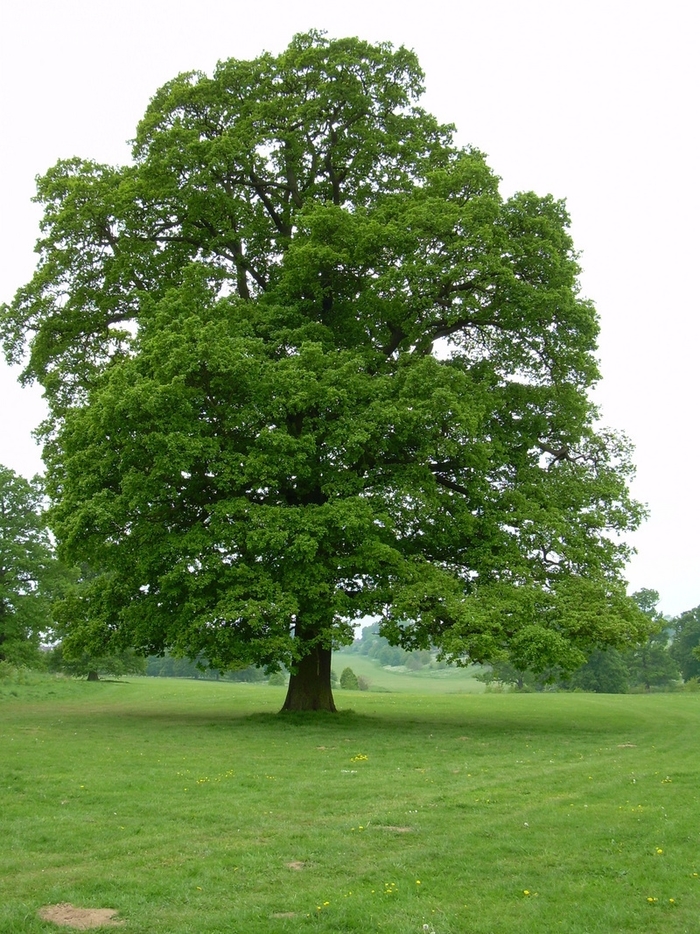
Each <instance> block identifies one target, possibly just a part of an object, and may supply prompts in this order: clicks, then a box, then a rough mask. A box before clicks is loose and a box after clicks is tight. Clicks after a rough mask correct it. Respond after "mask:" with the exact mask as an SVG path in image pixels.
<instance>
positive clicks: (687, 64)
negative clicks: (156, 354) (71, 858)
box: [0, 0, 700, 614]
mask: <svg viewBox="0 0 700 934" xmlns="http://www.w3.org/2000/svg"><path fill="white" fill-rule="evenodd" d="M698 16H699V14H698V11H697V4H696V3H694V2H690V0H688V2H684V0H664V2H659V0H653V2H651V0H650V2H644V0H636V2H633V0H629V2H627V0H625V2H622V0H607V2H599V0H586V2H583V0H575V2H573V0H572V2H569V0H552V2H549V0H538V2H531V0H490V2H488V3H486V2H479V3H475V2H469V0H463V2H459V3H457V2H455V3H451V2H444V0H432V2H425V0H423V2H421V3H417V2H416V3H413V2H407V0H403V2H395V0H372V2H367V0H354V2H352V3H345V4H339V3H338V4H335V3H331V2H330V0H325V2H314V0H296V2H291V0H286V2H285V0H270V2H267V3H265V2H264V0H259V2H258V3H256V4H252V3H242V2H240V0H239V2H237V0H227V2H223V0H198V2H197V3H196V4H195V3H192V2H188V3H185V2H183V0H138V2H136V0H111V2H109V3H107V2H104V0H23V2H22V3H14V4H10V3H9V2H8V3H4V4H3V5H2V9H1V10H0V78H1V80H2V84H1V87H2V98H1V99H0V127H2V146H1V147H0V218H1V219H2V223H1V224H0V238H1V241H2V242H1V244H0V301H7V300H9V299H11V298H12V296H13V294H14V291H15V289H16V288H17V287H18V286H20V285H22V284H24V283H25V282H26V281H27V280H28V279H29V278H30V276H31V273H32V270H33V266H34V260H35V256H34V254H33V252H32V250H33V245H34V242H35V240H36V238H37V235H38V227H37V225H38V220H39V211H38V208H37V207H36V206H35V205H32V204H31V203H30V199H31V197H32V195H33V193H34V177H35V176H36V175H37V174H40V173H43V172H45V171H46V169H48V168H49V167H50V166H51V165H53V164H54V163H55V162H56V160H57V159H59V158H64V157H69V156H73V155H78V156H81V157H84V158H93V159H96V160H98V161H102V162H109V163H112V164H123V163H124V162H126V161H127V160H128V159H129V148H128V146H127V144H126V141H127V140H128V139H130V138H131V137H132V136H133V135H134V130H135V127H136V123H137V121H138V120H139V118H140V117H141V116H142V114H143V112H144V110H145V107H146V105H147V103H148V100H149V98H150V97H151V95H152V94H153V93H154V92H155V91H156V89H157V88H158V87H159V86H160V85H161V84H163V83H164V82H165V81H167V80H169V79H170V78H172V77H174V76H175V75H176V74H178V73H179V72H181V71H190V70H192V69H200V70H203V71H207V72H211V70H212V68H213V67H214V65H215V64H216V62H217V60H219V59H225V58H230V57H233V58H251V57H254V56H256V55H258V54H259V53H260V52H261V51H262V50H263V49H267V50H269V51H271V52H274V53H276V52H279V51H281V50H282V49H283V48H284V47H285V46H286V45H287V44H288V42H289V40H290V39H291V37H292V35H293V34H294V33H295V32H304V31H306V30H308V29H310V28H317V29H325V30H327V32H328V34H329V35H330V36H332V37H340V36H346V35H354V36H359V37H360V38H363V39H367V40H369V41H389V42H392V43H393V44H394V45H402V44H403V45H406V46H408V47H409V48H412V49H414V50H415V51H416V53H417V54H418V57H419V59H420V62H421V65H422V67H423V69H424V71H425V73H426V86H427V94H426V96H425V98H424V99H423V106H424V107H426V108H427V109H428V110H430V111H432V112H433V113H435V114H436V116H438V117H439V118H440V119H441V120H443V121H445V122H451V123H455V124H456V126H457V129H458V140H459V141H460V142H461V143H464V144H467V143H470V144H472V145H475V146H477V147H478V148H479V149H481V150H482V151H484V152H486V153H487V154H488V156H489V164H490V165H491V166H492V168H493V169H494V170H495V171H496V172H497V174H498V175H500V176H501V178H502V190H503V192H504V193H505V194H510V193H512V192H513V191H518V190H529V189H531V190H534V191H536V192H537V193H539V194H546V193H548V192H551V193H552V194H554V195H555V196H556V197H558V198H566V199H567V202H568V206H569V210H570V213H571V215H572V220H573V225H572V231H573V236H574V242H575V243H576V246H577V248H578V249H579V250H580V251H581V253H582V257H581V263H582V266H583V270H584V271H583V275H582V278H581V283H582V289H583V294H584V295H585V296H586V297H589V298H592V299H593V300H594V301H595V303H596V306H597V308H598V312H599V314H600V318H601V325H602V334H601V339H600V353H599V356H600V360H601V366H602V372H603V380H602V382H601V384H600V386H599V388H598V390H597V392H596V401H597V402H598V403H599V404H600V406H601V407H602V413H603V418H602V421H603V423H604V424H606V425H611V426H613V427H615V428H619V429H622V430H624V431H625V432H626V433H627V434H628V435H629V436H630V437H631V439H632V441H633V442H634V444H635V446H636V458H635V459H636V463H637V467H638V472H637V478H636V480H635V482H634V485H633V492H634V494H635V496H636V497H637V498H638V499H640V500H642V501H643V502H645V503H647V504H648V506H649V509H650V514H651V515H650V519H649V520H648V521H647V522H646V523H645V525H644V527H643V528H642V530H641V531H640V532H638V533H637V534H635V535H634V536H633V537H631V539H630V540H631V543H632V544H633V545H634V546H635V547H636V548H637V551H638V554H637V555H636V556H635V558H634V559H633V560H632V562H631V564H630V566H629V568H628V574H627V576H628V579H629V581H630V588H631V590H637V589H639V588H641V587H650V588H653V589H655V590H658V591H659V593H660V594H661V602H660V608H661V609H662V610H663V611H664V612H665V613H670V614H676V613H679V612H682V611H683V610H687V609H690V608H692V607H695V606H697V605H698V604H700V575H699V574H698V566H699V564H700V561H699V558H700V553H699V552H700V548H699V546H698V530H699V529H700V498H699V497H698V494H697V488H696V472H697V471H696V463H697V461H698V455H699V453H700V442H699V441H698V415H697V413H698V410H699V408H700V388H699V386H700V380H699V378H698V369H697V366H698V364H697V362H696V361H697V357H698V346H699V344H700V307H699V306H700V299H699V297H698V296H699V294H700V293H699V290H698V289H697V287H696V281H695V280H696V277H697V267H698V257H699V256H700V224H699V223H698V217H699V216H700V197H699V196H698V180H697V179H698V165H697V148H696V147H697V141H696V137H697V135H698V130H697V124H698V90H699V87H700V82H699V78H700V55H698V51H697V50H698V46H699V39H700V36H699V35H698V33H699V30H698ZM15 378H16V374H15V373H14V372H12V371H10V369H9V367H7V366H6V365H5V364H4V362H3V363H1V364H0V402H1V404H0V464H4V465H5V466H8V467H11V468H13V469H14V470H16V471H18V472H20V473H23V474H25V475H26V476H31V475H32V474H33V473H35V472H38V471H41V460H40V456H39V451H38V449H37V447H36V445H35V444H34V442H33V441H32V438H31V431H32V429H33V428H34V427H35V426H36V424H37V423H38V422H39V420H40V419H41V417H42V412H43V409H42V403H41V398H40V393H39V392H38V391H36V390H34V391H33V390H31V389H20V388H19V386H17V384H16V382H15Z"/></svg>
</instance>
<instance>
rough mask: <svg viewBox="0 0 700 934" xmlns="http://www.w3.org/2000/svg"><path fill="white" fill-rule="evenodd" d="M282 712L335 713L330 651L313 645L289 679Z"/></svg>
mask: <svg viewBox="0 0 700 934" xmlns="http://www.w3.org/2000/svg"><path fill="white" fill-rule="evenodd" d="M282 710H328V711H330V712H331V713H335V703H334V702H333V691H332V690H331V650H330V649H323V648H321V647H320V646H318V645H315V646H314V647H313V648H312V650H311V652H310V653H309V654H308V655H305V656H304V657H303V658H302V659H301V661H300V662H299V664H298V665H297V670H296V674H292V675H291V676H290V678H289V688H288V690H287V697H286V699H285V702H284V706H283V707H282Z"/></svg>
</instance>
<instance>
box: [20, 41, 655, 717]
mask: <svg viewBox="0 0 700 934" xmlns="http://www.w3.org/2000/svg"><path fill="white" fill-rule="evenodd" d="M422 91H423V74H422V72H421V70H420V67H419V65H418V62H417V60H416V57H415V55H414V54H413V53H412V52H410V51H408V50H406V49H404V48H398V49H394V48H392V46H390V45H389V44H379V45H371V44H369V43H365V42H362V41H360V40H358V39H342V40H329V39H327V38H326V37H324V36H323V35H322V34H320V33H317V32H311V33H308V34H305V35H298V36H296V37H295V38H294V40H293V41H292V43H291V45H290V46H289V47H288V49H286V50H285V51H284V52H283V53H282V54H281V55H278V56H273V55H271V54H269V53H264V54H263V55H261V56H260V57H259V58H257V59H255V60H253V61H237V60H234V59H230V60H228V61H224V62H221V63H219V65H218V66H217V68H216V70H215V72H214V75H213V76H212V77H208V76H206V75H204V74H202V73H199V72H195V73H186V74H182V75H179V76H178V77H176V78H175V79H173V80H172V81H171V82H169V83H168V84H166V85H165V86H164V87H163V88H161V89H160V90H159V91H158V92H157V93H156V94H155V96H154V97H153V99H152V101H151V103H150V105H149V107H148V109H147V111H146V114H145V116H144V118H143V120H142V121H141V123H140V124H139V126H138V128H137V131H136V137H135V141H134V148H133V163H132V164H131V165H128V166H125V167H111V166H105V165H98V164H96V163H93V162H89V161H85V160H81V159H78V158H74V159H69V160H64V161H61V162H59V163H57V165H56V166H54V167H53V168H52V169H50V170H49V171H48V172H47V173H46V175H45V176H44V177H43V178H41V179H39V182H38V194H37V200H38V201H39V202H40V203H41V204H42V205H43V206H44V220H43V224H42V239H41V240H40V243H39V254H40V259H39V264H38V268H37V271H36V273H35V276H34V278H33V279H32V280H31V282H30V283H28V284H27V285H26V286H25V287H24V288H22V289H20V290H19V292H18V293H17V296H16V298H15V300H14V302H13V303H12V304H10V305H7V306H4V307H3V314H2V328H3V334H4V342H5V347H6V351H7V353H8V354H9V356H10V358H11V359H13V360H15V361H17V360H20V359H23V358H24V357H25V354H28V356H27V357H26V360H25V362H26V369H25V378H26V379H28V380H31V379H34V380H38V381H39V382H40V383H41V384H42V385H43V386H44V389H45V392H46V396H47V399H48V401H49V403H50V405H51V416H50V419H49V421H48V423H47V425H46V427H45V432H44V442H45V449H44V450H45V461H46V464H47V483H48V490H49V492H50V495H51V497H52V500H53V503H54V505H53V509H52V525H53V529H54V532H55V535H56V537H57V540H58V544H59V551H60V554H61V556H62V558H63V559H64V560H66V561H69V562H70V563H72V564H81V565H83V566H84V567H87V568H89V569H90V572H89V574H86V575H85V577H84V580H82V581H81V582H80V583H79V585H78V586H77V587H76V588H75V589H74V590H73V591H72V593H71V595H70V596H69V597H68V598H66V599H65V600H64V601H63V603H62V605H61V607H60V616H61V620H62V625H63V627H64V631H65V641H64V647H65V649H66V650H67V651H69V652H70V651H74V652H76V653H77V652H79V651H83V650H87V651H93V652H96V653H100V654H104V653H105V651H107V652H109V651H112V650H114V651H120V650H122V649H124V648H126V647H134V648H136V649H137V650H138V651H140V652H142V653H144V654H149V653H160V652H164V651H165V650H173V651H174V652H176V653H179V654H182V655H185V656H187V657H191V658H198V657H202V656H203V657H205V658H207V659H209V662H210V664H211V665H212V666H213V667H216V668H221V669H226V668H230V667H232V666H233V665H263V666H267V667H268V668H271V669H274V668H275V666H277V665H279V664H284V665H285V666H286V667H287V668H289V670H290V671H291V673H292V675H291V678H290V685H289V692H288V695H287V700H286V702H285V709H329V710H332V709H334V703H333V696H332V692H331V685H330V658H331V650H332V647H333V646H334V645H335V646H337V645H341V644H344V643H347V642H349V641H350V640H351V639H352V623H353V622H354V621H356V620H358V619H360V618H362V617H365V616H377V617H379V618H380V631H381V633H382V635H384V636H386V637H387V638H388V639H389V641H390V642H392V643H394V644H398V645H402V646H405V647H407V648H427V647H428V646H437V647H438V648H439V649H440V650H441V651H442V652H443V653H444V656H445V657H446V658H448V659H452V660H464V661H473V662H488V661H493V660H498V659H507V660H509V661H510V662H512V663H513V664H514V665H515V666H516V667H518V668H523V669H532V670H542V669H546V668H548V667H551V666H554V665H557V666H561V667H562V668H564V669H568V670H570V669H572V668H576V667H578V666H579V665H580V664H581V663H582V662H583V661H584V660H585V658H586V657H587V653H589V652H590V650H591V648H592V646H595V645H611V646H616V645H617V646H624V645H628V644H631V643H634V642H635V641H639V640H641V639H644V637H645V634H646V632H647V628H648V618H647V617H646V616H645V615H644V614H643V613H642V612H641V611H640V610H639V609H638V607H637V606H636V605H635V603H634V602H633V601H632V600H631V599H629V598H628V597H627V596H626V594H625V586H624V581H623V580H622V574H623V569H624V565H625V562H626V560H627V557H628V555H629V549H628V547H627V546H626V545H625V543H624V540H623V539H622V538H621V537H620V536H623V535H624V533H626V532H628V531H630V530H632V529H634V528H636V526H637V525H638V523H639V521H640V520H641V518H642V515H643V509H642V508H641V507H640V506H639V504H637V503H635V502H634V501H633V500H632V499H631V498H630V496H629V492H628V489H627V482H628V480H629V477H630V476H631V473H632V465H631V461H630V451H629V445H628V444H627V442H626V440H625V439H624V437H623V436H621V435H618V434H616V433H615V432H612V431H609V430H606V429H601V428H599V427H597V425H596V418H597V412H596V410H595V407H594V406H593V405H592V404H591V402H590V399H589V390H590V388H591V387H592V386H593V385H594V384H595V382H596V381H597V380H598V378H599V373H598V368H597V363H596V358H595V352H596V338H597V333H598V322H597V318H596V314H595V311H594V309H593V307H592V305H591V303H590V302H588V301H587V300H585V299H583V298H582V297H581V296H580V294H579V286H578V280H577V276H578V273H579V267H578V264H577V257H576V252H575V250H574V247H573V244H572V241H571V237H570V235H569V231H568V227H569V218H568V215H567V212H566V208H565V206H564V204H563V203H562V202H560V201H557V200H555V199H553V198H552V197H551V196H544V197H540V196H537V195H535V194H533V193H529V192H526V193H519V194H516V195H514V196H513V197H511V198H507V199H504V198H503V197H502V196H501V195H500V194H499V191H498V179H497V178H496V176H495V175H494V174H493V172H492V171H491V170H490V169H489V167H488V165H487V164H486V161H485V158H484V156H483V154H482V153H480V152H479V151H478V150H477V149H473V148H464V147H458V146H457V145H456V144H455V143H454V140H453V130H452V128H451V127H450V126H444V125H440V124H439V123H438V122H437V121H436V120H435V118H434V117H432V116H431V115H430V114H427V113H426V112H425V111H423V110H422V109H421V108H420V107H419V106H418V100H419V98H420V95H421V93H422Z"/></svg>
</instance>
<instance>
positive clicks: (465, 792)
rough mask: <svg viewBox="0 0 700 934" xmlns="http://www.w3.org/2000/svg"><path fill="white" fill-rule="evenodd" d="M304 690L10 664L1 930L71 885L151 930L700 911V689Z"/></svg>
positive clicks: (698, 920) (478, 927)
mask: <svg viewBox="0 0 700 934" xmlns="http://www.w3.org/2000/svg"><path fill="white" fill-rule="evenodd" d="M341 661H343V659H342V658H339V659H337V660H336V665H335V667H336V668H337V667H338V665H339V663H340V662H341ZM282 699H283V689H282V688H271V687H268V686H263V685H246V684H234V683H230V682H218V683H217V682H201V681H200V682H196V681H175V680H165V679H163V680H161V679H137V680H134V681H132V682H130V683H115V682H112V683H109V682H100V683H94V684H88V683H87V682H82V683H81V682H71V681H49V680H41V679H38V680H36V681H35V682H33V683H28V684H10V685H8V684H5V685H3V686H2V690H1V691H0V744H1V745H0V749H1V750H2V753H1V757H0V790H1V798H0V802H1V804H0V807H1V809H2V818H1V825H2V842H1V844H0V887H1V890H0V905H1V907H0V932H2V934H20V932H46V931H50V930H54V931H58V930H60V929H59V928H55V927H54V926H53V925H52V924H50V923H48V922H44V921H41V920H39V918H38V916H37V911H38V909H39V908H40V907H41V906H43V905H46V904H54V903H59V902H70V903H72V904H74V905H78V906H81V907H92V908H99V907H110V908H115V909H118V911H119V913H120V917H121V918H123V919H124V920H125V921H126V924H125V926H124V928H123V930H125V931H127V932H131V934H186V932H187V934H195V932H196V934H214V932H217V934H219V932H221V934H224V932H226V934H263V932H265V934H268V932H269V934H278V932H279V934H283V932H296V931H302V932H304V931H309V932H319V934H322V932H327V934H330V932H333V934H338V932H358V934H360V932H361V934H368V932H388V934H412V932H417V934H422V932H423V930H424V925H427V926H428V930H429V931H434V932H435V934H511V932H518V934H535V932H537V934H549V932H576V934H584V932H586V934H587V932H605V934H612V932H634V934H675V932H686V931H687V932H696V931H698V930H699V929H700V876H698V873H700V833H699V832H700V804H699V802H698V798H699V795H700V790H699V782H698V778H699V772H700V755H698V721H699V720H700V696H699V695H697V694H657V695H651V696H643V695H634V696H626V695H618V696H602V695H583V694H573V695H564V694H530V695H518V694H504V695H498V694H447V693H445V694H422V695H420V694H409V693H392V694H382V693H372V692H361V693H358V692H352V693H351V692H341V691H339V692H337V695H336V700H337V703H338V705H339V706H340V707H341V708H352V709H346V710H343V711H341V713H340V714H339V715H337V716H335V717H333V716H330V715H329V716H312V715H293V716H289V715H287V716H282V717H280V716H277V715H276V714H275V711H276V710H277V709H278V708H279V707H280V705H281V702H282ZM115 930H118V929H115Z"/></svg>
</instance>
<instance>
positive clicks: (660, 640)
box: [626, 589, 680, 691]
mask: <svg viewBox="0 0 700 934" xmlns="http://www.w3.org/2000/svg"><path fill="white" fill-rule="evenodd" d="M632 599H633V600H634V601H635V602H636V603H637V605H638V606H639V608H640V609H641V610H642V612H643V613H645V614H646V615H647V616H648V617H649V619H650V620H652V621H653V623H654V625H655V627H656V632H653V631H652V632H651V633H650V635H649V638H648V639H647V641H646V642H644V643H642V644H641V645H639V646H637V647H636V648H633V649H630V650H629V652H627V653H626V661H627V666H628V669H629V675H630V684H631V685H632V686H633V687H643V688H645V689H646V690H647V691H649V690H651V688H653V687H668V686H669V685H671V684H673V683H674V681H677V680H678V679H679V677H680V672H679V669H678V663H677V662H676V660H675V659H674V658H673V656H672V654H671V652H670V649H669V639H670V635H671V629H670V624H669V622H668V621H667V620H666V619H665V618H664V616H663V614H662V613H661V612H660V611H659V610H658V609H657V606H658V603H659V594H658V592H657V591H656V590H648V589H643V590H639V591H637V592H636V593H634V594H633V595H632Z"/></svg>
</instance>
